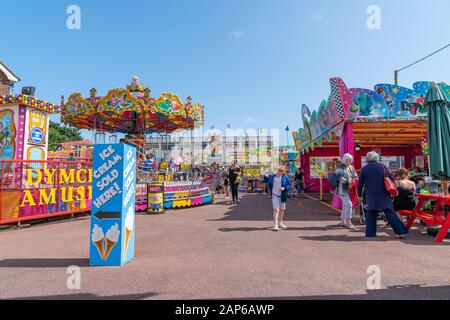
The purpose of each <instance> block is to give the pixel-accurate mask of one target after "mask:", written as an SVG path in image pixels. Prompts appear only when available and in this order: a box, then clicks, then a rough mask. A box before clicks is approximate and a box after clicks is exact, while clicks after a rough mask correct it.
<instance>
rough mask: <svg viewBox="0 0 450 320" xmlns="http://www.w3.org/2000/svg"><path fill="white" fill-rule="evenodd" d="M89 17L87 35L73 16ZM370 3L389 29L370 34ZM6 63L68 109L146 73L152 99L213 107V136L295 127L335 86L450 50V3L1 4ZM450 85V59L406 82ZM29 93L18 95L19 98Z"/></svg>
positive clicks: (381, 75)
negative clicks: (64, 100) (167, 97)
mask: <svg viewBox="0 0 450 320" xmlns="http://www.w3.org/2000/svg"><path fill="white" fill-rule="evenodd" d="M71 4H75V5H78V6H79V7H80V8H81V13H82V16H81V19H82V25H81V30H69V29H67V28H66V20H67V18H68V14H67V13H66V9H67V7H68V6H69V5H71ZM369 5H378V6H379V7H380V9H381V29H380V30H369V29H368V28H367V26H366V21H367V19H368V17H369V15H368V14H367V13H366V10H367V7H368V6H369ZM1 10H2V13H1V15H2V19H0V30H1V39H2V46H1V49H0V59H1V60H3V61H5V62H6V63H7V64H8V65H9V66H10V67H11V68H12V69H13V70H14V71H15V72H16V73H17V74H18V75H19V76H20V77H21V78H22V82H21V83H20V84H19V88H20V87H21V86H27V85H33V86H36V87H37V91H36V95H37V96H38V97H39V98H42V99H45V100H48V101H51V102H54V103H59V101H60V96H61V95H65V96H66V97H68V96H69V95H70V94H71V93H73V92H81V93H83V94H84V95H86V96H87V95H88V93H89V89H90V88H92V87H95V88H96V89H97V90H98V92H99V94H103V93H106V92H107V90H108V89H110V88H113V87H120V86H125V85H126V84H128V83H129V81H130V79H131V76H133V75H138V76H139V77H140V79H141V83H142V84H144V85H147V86H149V87H150V88H151V89H152V91H153V96H155V95H159V94H160V93H162V92H164V91H172V92H174V93H176V94H178V95H179V96H180V97H181V98H182V99H183V100H184V99H185V98H186V97H187V96H188V95H191V96H192V97H193V98H194V100H196V101H197V100H198V101H200V102H201V103H202V104H204V105H205V113H206V126H207V127H209V126H211V125H214V126H215V127H216V128H218V129H221V128H225V126H226V124H228V123H229V124H231V125H232V126H233V127H234V128H279V129H281V130H283V129H284V128H285V127H286V125H289V126H290V128H291V129H297V128H299V127H300V126H301V124H300V106H301V104H302V103H305V104H307V105H308V106H309V107H310V108H311V109H315V108H317V107H318V106H319V104H320V102H321V100H322V99H324V98H326V97H327V96H328V93H329V83H328V79H329V78H330V77H332V76H340V77H342V78H343V79H344V81H345V82H346V83H347V84H348V85H349V86H350V87H366V88H373V85H375V84H377V83H381V82H389V83H391V82H393V70H394V69H396V68H401V67H403V66H405V65H407V64H409V63H410V62H412V61H414V60H416V59H418V58H421V57H423V56H425V55H426V54H428V53H430V52H431V51H433V50H435V49H438V48H440V47H442V46H444V45H445V44H447V43H449V42H450V36H449V34H450V32H449V31H450V19H448V12H450V1H448V0H430V1H421V0H397V1H388V0H370V1H365V0H337V1H325V0H322V1H306V0H304V1H302V0H147V1H144V0H134V1H118V0H108V1H107V0H95V1H92V0H90V1H85V0H71V1H65V0H45V1H35V0H24V1H19V0H15V1H8V2H5V1H2V4H1ZM419 80H436V81H444V82H447V83H449V82H450V49H447V50H446V51H443V52H441V53H439V54H438V55H436V56H434V57H433V58H431V59H430V60H427V61H425V62H423V63H421V64H419V65H417V66H415V67H413V68H411V69H407V70H405V71H403V72H402V73H401V74H400V84H401V85H404V86H411V85H412V83H413V82H415V81H419ZM19 88H17V89H16V90H17V91H18V90H19Z"/></svg>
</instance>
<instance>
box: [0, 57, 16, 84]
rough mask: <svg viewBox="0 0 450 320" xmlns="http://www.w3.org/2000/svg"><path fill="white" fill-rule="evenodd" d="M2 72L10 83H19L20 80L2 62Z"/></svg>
mask: <svg viewBox="0 0 450 320" xmlns="http://www.w3.org/2000/svg"><path fill="white" fill-rule="evenodd" d="M0 71H1V72H3V73H4V74H5V75H6V77H7V78H8V80H9V81H12V82H19V81H20V78H19V77H18V76H16V75H15V74H14V72H13V71H12V70H11V69H10V68H9V67H8V66H7V65H6V64H5V63H4V62H3V61H1V60H0Z"/></svg>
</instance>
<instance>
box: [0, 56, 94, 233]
mask: <svg viewBox="0 0 450 320" xmlns="http://www.w3.org/2000/svg"><path fill="white" fill-rule="evenodd" d="M0 80H1V81H0V91H1V93H2V94H1V95H0V180H1V185H0V224H7V223H16V222H19V223H20V222H21V221H26V220H32V219H36V218H44V217H47V216H49V215H51V214H54V213H57V214H59V213H64V214H66V213H71V212H76V211H77V210H85V209H86V208H87V207H88V206H89V203H88V201H87V193H88V185H87V183H76V181H75V176H72V174H71V173H69V172H70V169H69V168H68V166H67V164H65V163H64V162H59V163H54V162H51V161H48V159H47V151H48V150H47V149H48V137H49V115H51V114H55V113H58V112H59V106H57V105H54V104H52V103H48V102H46V101H44V100H40V99H38V98H36V97H35V96H34V91H35V88H33V87H25V88H22V92H21V94H13V93H12V86H13V84H14V83H16V82H18V81H19V80H20V79H19V78H18V77H16V76H15V75H14V74H13V72H12V71H11V70H10V69H9V68H7V67H6V65H4V64H3V63H2V62H0ZM72 165H73V163H72ZM77 165H81V163H78V164H77ZM67 169H68V170H67ZM71 169H72V168H71ZM66 170H67V171H66ZM73 170H74V171H73V175H75V171H76V170H77V169H76V168H73ZM63 173H64V174H65V177H64V178H62V175H63ZM77 173H78V172H77ZM86 176H87V172H86V171H85V170H84V171H83V172H81V173H79V175H78V177H79V178H80V180H84V181H86V179H85V178H86Z"/></svg>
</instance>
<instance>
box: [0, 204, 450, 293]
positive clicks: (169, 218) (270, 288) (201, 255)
mask: <svg viewBox="0 0 450 320" xmlns="http://www.w3.org/2000/svg"><path fill="white" fill-rule="evenodd" d="M271 215H272V214H271V207H270V201H269V200H267V199H266V198H265V196H262V195H245V196H244V197H243V199H242V202H241V203H240V204H239V205H235V206H232V205H229V204H227V203H225V202H224V201H223V200H222V201H220V200H219V201H218V202H217V203H216V204H214V205H210V206H205V207H200V208H194V209H186V210H176V211H168V212H167V214H165V215H159V216H145V215H140V216H138V217H137V219H136V225H137V227H136V258H135V260H134V261H133V262H131V263H129V264H128V265H126V266H124V267H122V268H91V267H89V261H88V257H89V217H84V218H81V219H79V220H76V221H65V222H57V223H50V224H41V225H36V226H33V227H32V228H28V229H23V230H20V231H2V232H0V283H1V286H0V298H1V299H5V298H38V299H55V298H58V299H73V298H75V299H91V298H92V299H104V298H106V299H222V298H224V299H228V298H231V299H235V298H258V299H261V298H276V299H279V298H281V299H317V298H321V299H351V298H356V299H371V298H377V299H379V298H406V299H416V298H418V299H422V298H442V299H450V248H449V242H446V243H444V244H442V245H436V244H434V243H433V238H432V237H430V236H428V235H426V234H422V231H423V230H422V228H421V227H420V226H417V228H415V229H414V230H413V231H412V235H411V236H410V237H408V239H406V240H397V239H395V238H394V237H393V236H392V231H391V230H386V228H384V227H380V233H379V237H378V238H377V239H375V240H367V239H365V238H364V235H363V232H362V231H363V229H362V228H360V230H358V231H349V230H345V229H341V228H338V227H336V222H337V217H338V214H337V213H336V212H335V211H333V210H331V209H329V208H327V207H326V206H323V205H322V204H320V203H318V202H317V201H314V200H311V199H308V198H300V199H295V200H291V201H290V202H289V204H288V210H287V219H286V224H287V225H288V226H289V229H288V230H282V231H279V232H274V231H272V230H271V228H272V227H273V225H272V222H271ZM70 265H78V266H80V267H81V277H82V278H81V290H75V291H71V290H68V289H67V287H66V281H67V277H68V275H67V274H66V268H67V267H68V266H70ZM370 265H376V266H379V267H380V270H381V286H382V289H381V290H367V278H368V276H369V275H368V274H367V268H368V267H369V266H370Z"/></svg>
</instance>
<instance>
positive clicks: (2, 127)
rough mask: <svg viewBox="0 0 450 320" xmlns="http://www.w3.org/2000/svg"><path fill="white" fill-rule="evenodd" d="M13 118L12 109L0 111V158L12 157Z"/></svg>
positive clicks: (13, 140)
mask: <svg viewBox="0 0 450 320" xmlns="http://www.w3.org/2000/svg"><path fill="white" fill-rule="evenodd" d="M13 118H14V112H13V111H12V110H4V111H1V112H0V159H4V160H10V159H13V158H14V152H15V137H16V129H15V126H14V121H13Z"/></svg>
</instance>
